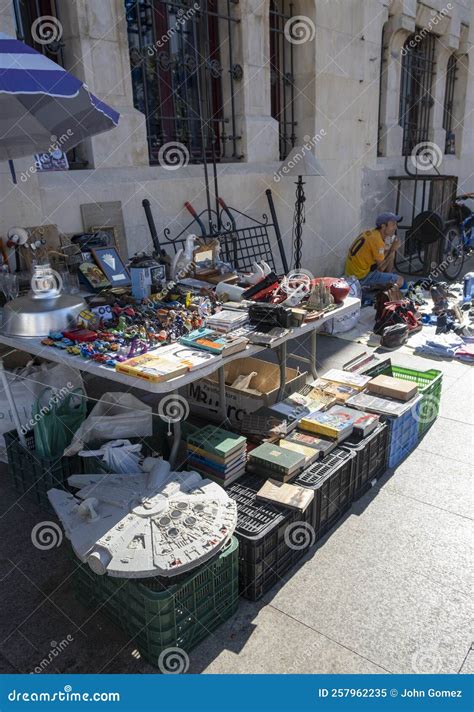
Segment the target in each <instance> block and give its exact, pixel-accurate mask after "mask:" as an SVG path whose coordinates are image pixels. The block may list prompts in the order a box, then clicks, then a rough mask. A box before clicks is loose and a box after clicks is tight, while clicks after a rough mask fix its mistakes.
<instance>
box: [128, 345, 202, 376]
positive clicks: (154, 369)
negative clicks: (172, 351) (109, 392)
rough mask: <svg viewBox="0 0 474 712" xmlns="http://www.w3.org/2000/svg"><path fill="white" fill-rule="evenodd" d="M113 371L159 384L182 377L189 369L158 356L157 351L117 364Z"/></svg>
mask: <svg viewBox="0 0 474 712" xmlns="http://www.w3.org/2000/svg"><path fill="white" fill-rule="evenodd" d="M115 370H116V371H119V372H120V373H126V374H127V375H128V376H135V377H136V378H143V379H145V380H146V381H152V382H154V383H160V382H161V381H169V380H170V379H171V378H177V377H178V376H182V375H183V373H187V371H188V370H189V368H188V366H184V365H182V364H180V363H178V362H177V361H173V360H171V359H168V358H166V357H164V356H162V355H160V353H159V350H158V351H150V353H147V354H142V355H141V356H135V358H131V359H128V361H122V363H117V364H116V366H115Z"/></svg>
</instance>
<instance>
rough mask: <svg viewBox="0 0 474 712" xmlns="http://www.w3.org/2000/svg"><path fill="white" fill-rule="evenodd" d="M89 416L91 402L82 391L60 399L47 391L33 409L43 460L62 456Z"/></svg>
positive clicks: (48, 389) (38, 446)
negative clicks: (88, 401) (88, 409)
mask: <svg viewBox="0 0 474 712" xmlns="http://www.w3.org/2000/svg"><path fill="white" fill-rule="evenodd" d="M86 414H87V398H86V394H85V393H84V391H83V390H82V388H77V389H75V390H74V391H73V392H72V393H68V394H67V395H65V396H63V397H60V396H59V394H57V393H56V392H55V391H54V390H53V389H52V388H45V389H44V390H43V392H42V393H41V394H40V395H39V397H38V399H37V400H36V401H35V403H34V405H33V411H32V417H33V420H34V421H35V423H36V424H35V429H34V434H35V450H36V452H37V454H38V455H39V456H40V457H46V458H52V457H56V456H57V455H62V453H63V452H64V448H65V447H66V446H67V445H69V443H70V442H71V440H72V438H73V436H74V434H75V432H76V430H77V429H78V428H79V426H80V425H81V423H82V422H83V420H84V418H85V417H86Z"/></svg>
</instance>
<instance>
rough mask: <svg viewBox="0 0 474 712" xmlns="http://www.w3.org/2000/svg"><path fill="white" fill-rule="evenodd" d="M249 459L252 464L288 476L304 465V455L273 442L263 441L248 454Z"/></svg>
mask: <svg viewBox="0 0 474 712" xmlns="http://www.w3.org/2000/svg"><path fill="white" fill-rule="evenodd" d="M249 461H250V462H251V463H252V464H254V465H261V466H262V467H264V468H265V469H267V470H271V471H273V470H274V471H275V472H277V473H281V474H283V475H288V476H289V475H292V474H293V473H294V472H296V471H297V470H299V469H300V468H301V467H304V464H305V456H304V455H302V454H301V453H298V452H292V451H291V450H287V449H285V448H282V447H279V445H274V444H273V443H263V444H262V445H259V447H256V448H255V449H254V450H252V452H251V453H250V454H249Z"/></svg>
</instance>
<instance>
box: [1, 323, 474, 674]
mask: <svg viewBox="0 0 474 712" xmlns="http://www.w3.org/2000/svg"><path fill="white" fill-rule="evenodd" d="M302 346H303V345H302ZM361 350H362V347H361V346H360V345H358V344H351V343H349V342H345V341H341V340H337V339H334V338H331V337H323V338H321V339H320V340H319V354H318V357H319V367H320V369H321V372H323V371H324V370H326V369H327V368H330V367H341V366H342V365H343V364H344V363H345V362H346V361H348V360H349V359H350V358H351V357H352V356H354V355H355V354H358V353H360V351H361ZM391 356H392V359H393V360H394V362H396V363H397V364H399V365H406V366H410V367H414V368H420V369H423V370H425V369H428V368H439V369H440V370H442V371H443V374H444V375H443V394H442V399H441V412H440V417H439V419H438V420H437V422H436V423H435V424H434V425H433V427H432V428H431V429H430V431H429V432H428V433H427V435H426V436H425V438H424V439H423V440H422V441H421V443H420V444H419V446H418V448H417V449H416V450H415V451H414V452H413V453H412V454H411V455H410V456H409V457H408V458H407V459H406V460H405V461H404V462H403V463H402V464H401V465H400V466H399V467H398V468H397V469H396V471H395V472H393V473H391V474H389V473H387V474H386V475H385V476H384V477H383V478H382V479H381V480H380V481H379V482H378V483H377V485H376V486H375V487H374V488H373V489H372V490H370V492H369V493H367V494H366V495H365V496H364V497H363V498H361V499H360V500H359V501H358V502H357V503H356V504H355V505H353V507H352V509H351V510H350V511H349V512H348V513H347V515H346V516H345V517H344V519H343V520H342V521H341V522H340V523H339V524H338V525H337V527H336V528H335V529H333V530H332V531H331V532H330V534H329V535H328V536H326V538H325V539H324V540H322V541H320V542H319V543H318V546H317V549H316V550H315V551H314V552H312V554H311V555H309V556H307V557H306V558H305V559H304V560H303V561H302V562H301V563H300V564H299V565H298V566H297V567H296V568H295V569H293V570H292V571H291V572H290V573H289V574H288V576H287V577H285V579H284V580H283V581H281V583H280V584H279V585H278V586H277V587H276V588H275V589H273V590H272V591H271V592H270V593H269V594H268V595H267V596H265V598H264V599H263V600H262V601H259V602H258V603H250V602H248V601H245V600H243V599H241V602H240V607H239V611H238V613H237V614H236V616H234V618H233V619H232V620H231V621H229V622H228V623H226V624H224V625H223V626H221V628H219V629H218V630H217V631H216V632H215V633H214V634H212V635H210V637H209V638H208V639H207V640H206V641H204V642H203V643H202V644H201V645H200V646H199V647H198V648H196V649H195V650H194V652H193V653H192V654H191V664H190V668H189V671H190V672H209V673H224V672H225V673H288V672H292V673H371V672H374V673H377V672H380V673H384V672H392V673H412V672H417V673H458V672H463V673H464V672H466V673H467V672H473V671H474V650H472V651H471V643H472V640H473V634H472V629H471V619H472V604H471V601H470V592H471V591H472V576H471V569H472V551H471V546H472V540H473V537H472V512H473V508H472V492H473V490H472V464H471V462H472V451H473V437H472V432H473V419H474V408H473V376H472V373H473V372H472V370H471V368H470V366H468V365H465V364H461V363H457V362H443V361H437V362H435V361H433V360H428V359H425V358H420V357H415V356H408V355H406V354H396V353H395V354H392V355H391ZM2 468H3V469H2V470H1V471H0V474H1V475H2V477H1V478H0V491H1V502H2V507H1V510H2V516H1V518H0V538H1V542H2V558H1V567H0V582H1V600H2V610H1V614H0V615H1V636H0V659H1V660H2V664H1V672H30V671H32V670H34V668H35V667H36V666H38V665H39V664H40V663H41V661H42V660H43V659H44V658H46V657H47V656H48V654H49V652H50V651H51V648H52V646H53V644H56V645H57V644H58V643H60V642H61V641H64V640H67V641H68V643H67V645H66V646H65V647H64V646H63V647H64V649H63V651H62V652H61V653H60V654H59V655H58V656H57V657H55V658H54V660H53V662H51V663H50V664H49V665H48V667H47V668H46V669H45V670H44V671H45V672H70V673H99V672H104V673H120V672H136V673H153V672H156V670H155V669H154V668H152V667H151V666H150V665H148V664H146V663H144V662H143V661H142V660H140V659H139V657H138V655H137V652H136V651H135V650H134V646H133V642H132V643H131V642H129V641H128V640H127V638H126V637H125V636H124V634H123V633H122V632H121V631H120V630H118V629H117V628H116V627H115V626H113V625H112V624H110V623H109V622H108V621H107V620H106V619H105V618H103V616H101V615H100V613H98V614H95V615H94V614H92V617H91V612H90V611H89V610H87V609H85V608H84V607H83V606H81V605H79V604H78V603H77V602H76V600H75V598H74V596H73V593H72V590H71V586H70V581H69V579H68V577H69V574H70V571H71V562H70V561H69V560H68V557H67V553H66V551H67V544H66V543H63V544H62V546H61V547H60V548H57V549H54V550H52V551H44V552H41V551H38V550H37V549H35V548H34V547H33V545H32V544H31V540H30V535H31V530H32V527H33V526H34V525H35V524H36V523H38V522H40V521H43V520H44V519H45V518H47V517H45V515H44V513H42V512H41V511H40V510H38V509H35V508H34V507H33V506H31V505H29V504H27V502H26V500H22V501H21V502H19V503H15V502H16V496H15V494H14V493H13V492H12V490H11V489H10V487H9V485H8V484H7V478H6V477H5V475H6V473H5V466H2ZM67 636H70V638H72V640H70V638H68V637H67Z"/></svg>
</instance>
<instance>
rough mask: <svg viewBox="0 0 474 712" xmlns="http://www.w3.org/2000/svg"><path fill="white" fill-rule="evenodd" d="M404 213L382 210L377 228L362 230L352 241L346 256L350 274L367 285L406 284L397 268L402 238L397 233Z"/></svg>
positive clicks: (363, 284)
mask: <svg viewBox="0 0 474 712" xmlns="http://www.w3.org/2000/svg"><path fill="white" fill-rule="evenodd" d="M401 219H402V217H401V216H400V215H395V213H388V212H387V213H381V214H380V215H379V216H378V217H377V220H376V221H375V224H376V227H375V228H374V229H373V230H366V231H365V232H362V233H361V234H360V235H359V236H358V237H357V238H356V239H355V240H354V242H353V243H352V245H351V246H350V248H349V253H348V255H347V260H346V275H348V276H354V277H356V278H357V279H358V280H359V282H360V283H361V285H362V286H363V287H367V286H370V285H372V284H374V285H375V284H389V283H392V284H397V285H398V286H399V287H401V286H402V285H403V281H404V280H403V277H400V276H399V275H398V274H396V273H394V272H393V264H394V261H395V253H396V251H397V249H398V248H399V246H400V241H399V240H398V238H397V237H395V233H396V231H397V225H398V223H399V222H400V220H401Z"/></svg>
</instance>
